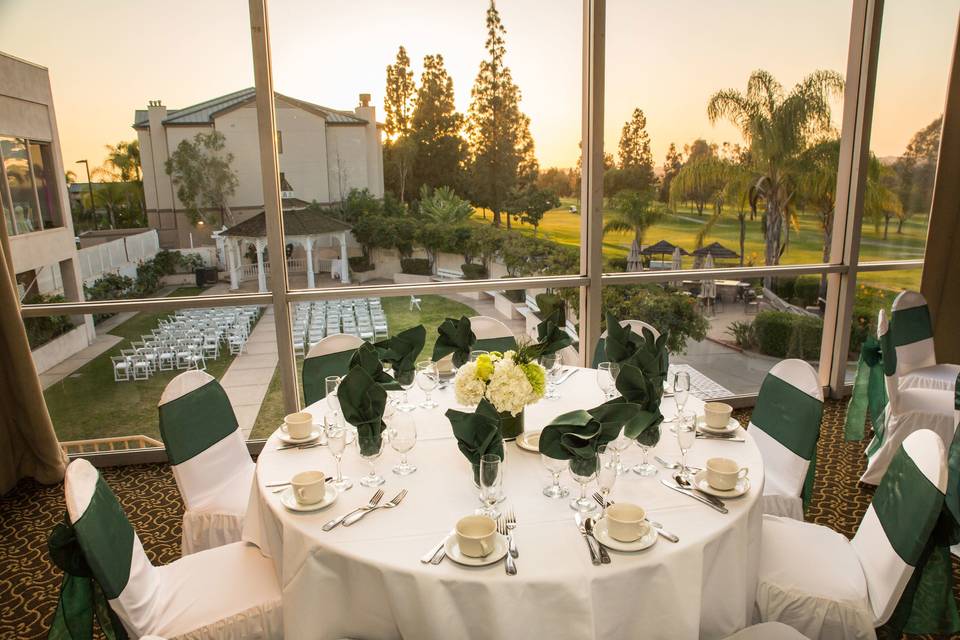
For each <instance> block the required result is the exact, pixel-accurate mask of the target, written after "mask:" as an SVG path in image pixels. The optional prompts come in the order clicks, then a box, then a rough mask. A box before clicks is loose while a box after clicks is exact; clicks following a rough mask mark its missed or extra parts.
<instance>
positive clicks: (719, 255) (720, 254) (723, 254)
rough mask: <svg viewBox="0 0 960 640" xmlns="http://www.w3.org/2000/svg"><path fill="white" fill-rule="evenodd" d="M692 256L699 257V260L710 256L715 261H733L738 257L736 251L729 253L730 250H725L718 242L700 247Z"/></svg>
mask: <svg viewBox="0 0 960 640" xmlns="http://www.w3.org/2000/svg"><path fill="white" fill-rule="evenodd" d="M693 255H695V256H699V257H701V258H703V257H706V256H708V255H710V256H713V258H714V259H717V260H734V259H736V258H739V257H740V254H739V253H737V252H736V251H731V250H730V249H727V248H726V247H725V246H723V245H722V244H720V243H719V242H714V243H712V244H708V245H707V246H705V247H700V248H699V249H697V250H695V251H694V252H693Z"/></svg>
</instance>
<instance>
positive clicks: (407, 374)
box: [396, 371, 417, 411]
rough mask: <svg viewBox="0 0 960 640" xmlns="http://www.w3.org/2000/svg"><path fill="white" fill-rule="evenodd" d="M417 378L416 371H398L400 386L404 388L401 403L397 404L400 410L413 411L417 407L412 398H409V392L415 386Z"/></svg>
mask: <svg viewBox="0 0 960 640" xmlns="http://www.w3.org/2000/svg"><path fill="white" fill-rule="evenodd" d="M415 378H416V372H415V371H404V372H400V371H398V372H397V376H396V380H397V384H399V385H400V388H401V389H402V390H403V397H402V398H401V399H400V404H398V405H397V409H399V410H400V411H413V410H414V409H416V408H417V406H416V405H415V404H413V403H412V402H410V399H409V398H408V392H409V391H410V389H412V388H413V385H414V382H415Z"/></svg>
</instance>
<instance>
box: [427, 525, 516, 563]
mask: <svg viewBox="0 0 960 640" xmlns="http://www.w3.org/2000/svg"><path fill="white" fill-rule="evenodd" d="M443 550H444V551H446V553H447V557H448V558H450V559H451V560H453V561H454V562H456V563H457V564H462V565H466V566H468V567H485V566H486V565H488V564H493V563H495V562H500V561H501V560H503V557H504V556H505V555H507V539H506V538H505V537H503V536H502V535H500V534H499V533H494V534H493V551H491V552H490V553H489V555H486V556H484V557H482V558H472V557H470V556H465V555H463V554H462V553H461V552H460V545H459V544H458V543H457V536H456V534H454V535H452V536H450V537H449V538H447V541H446V542H444V543H443Z"/></svg>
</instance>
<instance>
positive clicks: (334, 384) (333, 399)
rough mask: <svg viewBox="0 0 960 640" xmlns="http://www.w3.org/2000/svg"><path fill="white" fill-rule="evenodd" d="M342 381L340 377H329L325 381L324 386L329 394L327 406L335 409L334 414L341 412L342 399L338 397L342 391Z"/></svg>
mask: <svg viewBox="0 0 960 640" xmlns="http://www.w3.org/2000/svg"><path fill="white" fill-rule="evenodd" d="M340 380H341V378H340V376H327V377H326V378H324V379H323V384H324V386H325V387H326V392H327V406H328V407H330V408H331V409H333V410H334V412H339V411H340V398H338V397H337V391H338V390H339V389H340Z"/></svg>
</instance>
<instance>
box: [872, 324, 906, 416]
mask: <svg viewBox="0 0 960 640" xmlns="http://www.w3.org/2000/svg"><path fill="white" fill-rule="evenodd" d="M877 340H878V341H879V342H880V350H881V351H882V352H883V385H884V387H885V388H886V391H887V402H888V405H887V412H891V411H892V412H893V413H894V414H898V413H900V376H899V374H898V373H897V348H896V345H895V344H894V341H893V334H892V333H891V331H890V321H889V320H888V318H887V312H886V310H884V309H880V311H879V312H878V313H877Z"/></svg>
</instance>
